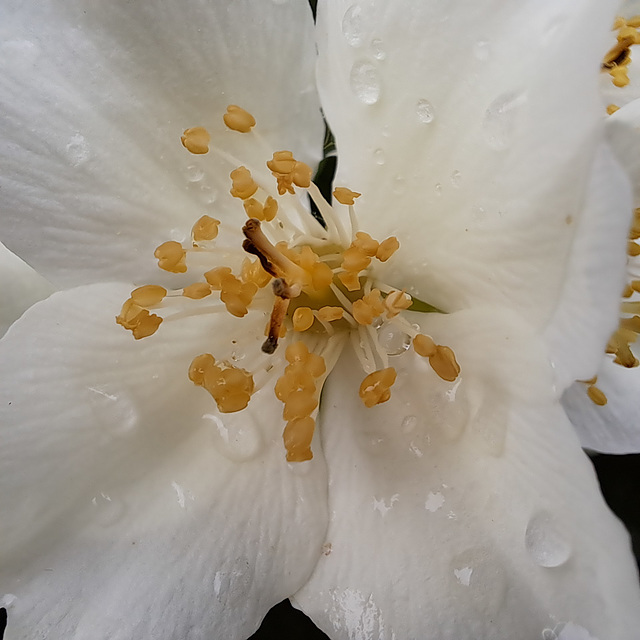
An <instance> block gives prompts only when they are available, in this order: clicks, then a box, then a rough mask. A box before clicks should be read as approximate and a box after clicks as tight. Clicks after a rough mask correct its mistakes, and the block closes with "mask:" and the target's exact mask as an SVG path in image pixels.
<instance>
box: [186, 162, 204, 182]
mask: <svg viewBox="0 0 640 640" xmlns="http://www.w3.org/2000/svg"><path fill="white" fill-rule="evenodd" d="M186 175H187V180H188V181H189V182H200V180H202V178H204V171H203V170H202V169H201V168H200V167H197V166H196V165H195V164H190V165H189V166H188V167H187V173H186Z"/></svg>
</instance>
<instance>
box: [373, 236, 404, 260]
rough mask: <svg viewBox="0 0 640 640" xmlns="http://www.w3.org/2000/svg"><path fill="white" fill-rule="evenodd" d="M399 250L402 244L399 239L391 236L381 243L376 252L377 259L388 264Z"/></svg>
mask: <svg viewBox="0 0 640 640" xmlns="http://www.w3.org/2000/svg"><path fill="white" fill-rule="evenodd" d="M399 248H400V243H399V242H398V238H396V237H395V236H391V237H389V238H387V239H386V240H383V241H382V242H381V243H380V247H379V248H378V251H377V252H376V258H378V260H380V262H386V261H387V260H388V259H389V258H390V257H391V256H392V255H393V254H394V253H395V252H396V251H397V250H398V249H399Z"/></svg>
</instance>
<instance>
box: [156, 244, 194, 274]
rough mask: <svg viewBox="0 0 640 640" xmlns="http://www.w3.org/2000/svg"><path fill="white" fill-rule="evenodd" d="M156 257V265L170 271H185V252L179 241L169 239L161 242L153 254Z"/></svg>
mask: <svg viewBox="0 0 640 640" xmlns="http://www.w3.org/2000/svg"><path fill="white" fill-rule="evenodd" d="M153 255H154V256H155V257H156V258H157V259H158V266H159V267H160V268H161V269H164V270H165V271H169V272H170V273H185V272H186V271H187V264H186V258H187V252H186V251H185V250H184V249H183V247H182V245H181V244H180V243H179V242H175V241H174V240H169V241H168V242H163V243H162V244H161V245H160V246H159V247H158V248H157V249H156V250H155V252H154V254H153Z"/></svg>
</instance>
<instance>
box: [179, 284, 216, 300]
mask: <svg viewBox="0 0 640 640" xmlns="http://www.w3.org/2000/svg"><path fill="white" fill-rule="evenodd" d="M182 295H183V296H184V297H185V298H191V299H192V300H202V298H206V297H207V296H209V295H211V285H209V284H207V283H206V282H194V283H193V284H190V285H189V286H187V287H185V288H184V289H183V290H182Z"/></svg>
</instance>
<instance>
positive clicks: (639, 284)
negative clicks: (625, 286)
mask: <svg viewBox="0 0 640 640" xmlns="http://www.w3.org/2000/svg"><path fill="white" fill-rule="evenodd" d="M630 286H631V288H632V289H633V290H634V291H635V292H637V293H640V280H632V281H631V285H630Z"/></svg>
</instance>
